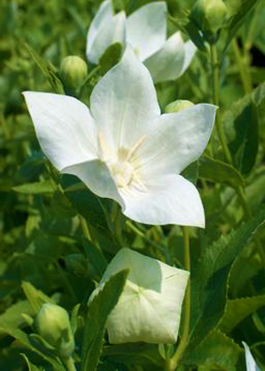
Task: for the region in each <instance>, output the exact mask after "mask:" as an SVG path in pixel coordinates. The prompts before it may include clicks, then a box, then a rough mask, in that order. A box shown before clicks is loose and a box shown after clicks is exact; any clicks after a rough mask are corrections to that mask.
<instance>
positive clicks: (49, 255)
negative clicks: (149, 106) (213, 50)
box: [0, 0, 265, 371]
mask: <svg viewBox="0 0 265 371" xmlns="http://www.w3.org/2000/svg"><path fill="white" fill-rule="evenodd" d="M148 2H150V1H149V0H147V1H146V0H144V1H142V0H115V1H114V4H115V9H116V10H120V9H125V10H126V12H127V13H131V12H133V11H134V10H135V9H137V8H138V7H139V6H141V5H143V4H145V3H148ZM194 3H195V1H194V0H179V1H177V0H168V1H167V5H168V9H169V15H168V33H169V34H172V33H173V32H175V31H176V30H178V29H181V30H182V31H184V34H183V35H184V37H188V33H190V32H191V31H190V30H191V28H189V27H187V24H188V22H189V19H188V16H189V12H190V9H191V7H192V5H193V4H194ZM225 3H226V5H227V7H228V11H229V17H230V18H229V19H228V22H227V25H226V28H225V29H224V30H223V31H222V33H221V34H220V39H219V41H218V54H219V56H220V59H221V90H220V100H221V104H220V106H221V110H220V111H221V121H222V123H223V125H224V127H225V130H226V136H227V141H228V145H229V148H230V150H231V153H232V157H233V164H232V165H231V164H230V165H229V164H226V163H225V159H224V156H223V154H222V152H221V150H220V148H219V144H218V142H217V140H215V141H213V145H214V149H215V152H216V156H215V158H214V159H213V158H212V157H211V153H210V150H209V149H208V150H207V151H206V154H205V156H203V157H202V158H201V159H200V161H199V162H198V163H196V164H193V167H192V168H189V169H186V174H185V176H186V177H187V178H189V179H190V180H191V181H193V182H197V185H198V187H199V190H200V193H201V196H202V199H203V203H204V206H205V212H206V225H207V228H206V230H205V231H204V230H196V229H191V259H192V292H193V301H192V313H193V316H192V333H191V339H190V345H189V346H188V348H187V350H186V352H185V353H184V357H183V361H182V367H183V369H184V370H188V369H198V370H200V371H207V370H220V369H222V370H227V371H232V370H244V367H245V366H244V353H243V348H242V344H241V342H242V341H246V342H247V343H248V344H249V345H250V346H251V347H252V350H253V354H254V355H255V357H256V359H257V361H258V362H259V364H260V365H261V366H263V368H264V367H265V356H264V354H265V308H264V307H265V299H264V295H265V285H264V283H265V271H264V269H265V267H264V261H262V260H261V259H260V256H259V254H258V253H257V250H256V246H257V239H256V240H255V239H253V236H254V234H255V235H256V238H257V237H258V239H259V241H260V244H261V248H263V251H264V252H265V250H264V247H263V246H264V245H265V233H264V228H262V226H263V224H264V220H265V213H264V206H262V204H264V201H265V192H264V189H265V171H264V170H265V164H264V157H265V135H264V132H265V131H264V125H265V115H264V113H265V85H264V80H265V58H264V53H265V34H264V33H265V30H264V17H265V3H264V1H257V2H256V1H249V2H248V1H246V0H233V1H230V0H229V1H228V0H227V1H225ZM250 3H251V4H250ZM250 5H251V6H250ZM98 6H99V2H98V1H93V0H86V1H85V0H76V1H74V2H70V1H67V0H38V1H35V2H34V1H31V2H30V1H28V0H12V1H10V0H1V3H0V154H1V155H0V174H1V177H0V241H1V243H0V313H1V314H0V369H1V370H26V369H29V370H43V369H45V370H60V369H61V370H63V369H64V366H63V365H62V364H61V363H60V362H59V361H58V359H56V358H54V357H53V356H52V355H50V354H47V353H45V352H44V351H43V350H40V348H39V347H38V344H36V342H35V343H34V341H33V339H32V337H30V335H29V334H30V332H31V329H30V327H29V324H28V322H27V321H26V320H25V318H26V317H25V316H24V317H23V316H22V314H25V315H27V316H34V303H35V305H38V303H39V302H46V301H49V300H52V301H54V302H56V303H59V304H60V305H62V306H63V307H65V308H66V309H67V310H69V312H71V311H73V313H75V315H73V316H72V318H73V321H75V322H76V327H77V331H76V343H77V352H76V354H75V360H76V362H77V365H78V367H79V366H80V365H81V357H82V353H81V349H82V336H83V328H84V322H86V323H89V321H93V318H92V319H91V318H89V316H88V315H87V308H86V305H85V304H86V302H87V299H88V297H89V296H90V294H91V292H92V290H93V289H94V287H95V282H98V281H99V280H100V277H101V275H102V273H103V271H104V269H105V267H106V265H107V263H108V261H109V260H110V259H111V258H112V257H113V256H114V254H115V253H116V252H117V251H118V249H119V248H120V247H121V245H122V242H121V236H120V235H119V234H117V233H116V225H115V223H114V222H113V220H114V219H115V216H116V215H117V214H119V210H118V209H117V208H116V207H115V205H112V204H111V202H110V201H108V200H102V199H99V198H98V197H96V196H95V195H93V194H92V193H91V192H90V191H89V190H88V189H86V188H85V187H84V186H83V185H82V184H81V183H80V182H79V181H78V179H77V178H75V177H73V176H68V175H67V176H66V175H64V176H62V177H61V176H60V175H59V174H58V173H57V172H56V170H55V169H53V167H52V166H51V164H49V163H48V161H47V160H46V159H45V157H44V155H43V154H42V152H41V150H40V148H39V144H38V142H37V140H36V137H35V134H34V131H33V126H32V123H31V120H30V118H29V115H28V113H27V110H26V106H25V103H24V101H23V97H22V95H21V92H22V91H25V90H34V91H36V90H37V91H56V92H58V93H63V90H64V87H63V84H62V82H61V80H60V76H59V74H58V68H59V66H60V62H61V60H62V59H63V58H64V57H65V56H67V55H79V56H81V57H82V58H83V59H84V60H85V59H86V56H85V47H86V33H87V29H88V26H89V23H90V21H91V19H92V18H93V16H94V15H95V12H96V11H97V9H98ZM252 6H253V7H252ZM242 9H243V13H244V17H243V16H242V19H241V18H240V17H239V15H240V14H241V15H242ZM237 21H238V22H239V21H240V24H237ZM192 35H193V34H192ZM235 35H236V41H235V40H232V38H233V37H234V36H235ZM190 36H191V34H190ZM197 36H198V35H195V36H194V37H195V38H196V37H197ZM27 45H28V46H27ZM238 46H239V52H240V56H239V58H238ZM116 52H117V55H115V56H114V57H115V58H114V57H113V54H111V55H110V56H109V55H108V54H106V55H105V56H104V57H103V58H102V61H103V62H104V63H103V62H102V66H101V69H99V70H93V68H94V67H93V66H91V65H88V67H89V73H91V75H90V79H89V80H88V81H87V83H86V85H85V86H84V88H83V89H82V91H81V93H80V94H81V99H82V100H83V101H84V102H85V103H88V102H89V95H90V92H91V90H92V89H93V86H94V85H95V84H96V82H97V81H98V80H99V79H100V77H101V75H102V74H103V73H105V72H106V71H107V70H108V69H109V68H110V67H111V66H112V65H113V64H114V63H116V61H117V60H118V58H119V55H118V54H119V47H118V46H117V45H116ZM108 53H109V52H108ZM108 63H109V64H108ZM246 76H247V79H248V81H247V82H246V81H244V79H245V78H246ZM211 83H212V75H211V66H210V62H209V52H208V49H207V47H206V52H203V51H198V52H197V54H196V57H195V58H194V60H193V62H192V65H191V67H190V68H189V69H188V71H187V72H186V73H185V74H184V76H183V77H181V78H180V79H178V80H177V81H176V82H170V83H163V84H162V83H161V84H158V85H157V86H156V88H157V93H158V98H159V103H160V105H161V108H162V110H163V109H164V108H165V106H166V105H167V104H168V103H170V102H171V101H173V100H176V99H188V100H191V101H193V102H194V103H198V102H210V101H211V100H212V98H211V95H212V92H211ZM247 88H248V89H247ZM249 88H250V91H249ZM238 186H244V187H245V190H246V197H247V201H248V204H249V207H250V210H251V213H252V215H253V218H252V219H251V220H250V221H245V220H244V210H243V209H242V207H241V205H240V203H239V199H238V196H237V193H236V188H237V187H238ZM108 214H110V215H111V218H106V215H108ZM119 223H120V225H121V229H122V234H123V235H122V239H123V241H125V242H123V243H125V244H126V246H131V247H132V248H134V249H136V250H138V251H141V252H142V253H144V254H148V255H149V256H153V257H156V258H158V259H161V260H165V261H166V262H167V263H169V264H175V265H177V266H179V267H182V266H183V253H182V251H183V242H182V238H181V230H180V228H179V227H178V226H171V227H170V226H166V227H163V228H161V227H150V226H143V225H139V224H137V223H132V224H130V223H128V222H126V221H125V219H124V218H123V216H122V215H120V217H119ZM242 223H245V224H242ZM88 239H89V240H88ZM193 278H194V281H193ZM116 279H117V277H116ZM22 282H28V283H30V284H31V285H30V286H27V285H29V284H28V283H27V284H26V286H25V283H24V284H23V285H22ZM114 282H115V281H114ZM193 282H194V283H193ZM110 286H111V285H110ZM121 286H122V285H121ZM29 287H30V289H29ZM27 288H28V291H27ZM38 290H40V291H38ZM109 290H110V291H109V292H107V294H106V295H108V296H106V298H109V297H111V293H112V291H111V290H113V288H110V289H109ZM29 292H30V294H29ZM32 295H33V296H32ZM26 298H27V300H25V299H26ZM100 300H103V299H102V298H100ZM115 300H116V299H115ZM36 303H37V304H36ZM78 304H81V305H80V306H78V308H77V307H76V305H78ZM97 305H98V307H97ZM74 308H77V309H75V310H74ZM98 308H100V305H99V304H98V303H95V309H94V312H95V313H97V312H99V309H98ZM106 310H108V311H109V310H111V304H110V307H109V308H108V309H106ZM74 311H75V312H74ZM98 316H99V317H98V318H97V319H95V320H97V321H99V322H100V323H101V324H102V327H101V328H100V329H97V328H96V326H95V328H93V326H92V325H91V327H92V329H91V331H92V332H91V333H90V334H89V336H90V338H89V339H88V340H87V341H91V342H93V341H94V340H93V339H96V338H97V336H98V343H97V342H95V343H94V345H93V346H94V347H95V348H93V349H96V350H95V352H96V353H95V354H96V356H97V357H96V356H95V354H93V356H94V358H93V364H95V365H96V364H97V363H98V361H99V359H98V358H99V356H100V357H101V358H100V363H99V364H98V369H99V370H136V369H137V370H161V369H162V365H163V363H164V357H165V354H166V353H167V352H169V353H170V352H171V351H172V347H171V348H170V347H165V349H164V351H161V348H159V347H158V346H156V345H149V344H124V345H119V346H117V345H115V346H110V345H109V344H108V343H107V339H106V338H105V339H103V335H104V331H103V328H104V323H105V320H106V318H105V317H106V316H107V313H104V316H105V317H104V316H103V315H102V316H101V315H100V314H98ZM87 326H88V325H86V326H85V333H89V329H88V328H87ZM99 330H100V331H101V333H100V331H99ZM97 331H99V333H97ZM102 345H103V348H101V346H102ZM83 347H84V348H87V345H85V346H83ZM84 352H87V350H84ZM20 353H24V355H23V358H22V357H20ZM90 356H91V355H90ZM95 357H96V358H95ZM88 359H89V354H87V353H86V358H85V361H83V362H84V363H87V362H88V361H87V360H88ZM91 362H92V361H91ZM80 367H81V366H80ZM82 367H85V366H82ZM136 367H137V368H136ZM83 369H85V368H83ZM87 369H89V368H87Z"/></svg>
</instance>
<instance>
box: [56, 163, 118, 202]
mask: <svg viewBox="0 0 265 371" xmlns="http://www.w3.org/2000/svg"><path fill="white" fill-rule="evenodd" d="M62 172H63V173H65V174H72V175H75V176H77V177H78V178H79V179H81V180H82V182H84V183H85V184H86V186H87V187H88V188H89V189H90V190H91V191H92V192H93V193H95V194H96V195H98V196H100V197H105V198H111V199H113V200H115V201H117V202H118V203H119V204H120V205H121V206H122V207H124V202H123V200H122V198H121V196H120V195H119V192H118V190H117V187H116V184H115V182H114V180H113V178H112V177H111V174H110V172H109V169H108V167H107V166H106V165H105V163H104V162H102V161H100V160H98V159H97V160H93V161H88V162H84V163H80V164H77V165H73V166H69V167H66V168H64V169H63V170H62Z"/></svg>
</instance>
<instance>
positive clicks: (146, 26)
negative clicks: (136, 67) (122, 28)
mask: <svg viewBox="0 0 265 371" xmlns="http://www.w3.org/2000/svg"><path fill="white" fill-rule="evenodd" d="M166 12H167V7H166V3H164V2H153V3H151V4H147V5H144V6H142V7H141V8H140V9H138V10H136V11H135V12H134V13H133V14H132V15H130V16H129V17H128V19H127V21H126V33H127V42H128V43H129V44H131V45H132V46H133V48H134V50H135V52H136V53H137V54H138V56H139V58H140V60H141V61H143V60H144V59H146V58H148V57H149V56H150V55H151V54H153V53H155V52H156V51H157V50H159V49H160V48H161V47H162V45H163V44H164V42H165V41H166Z"/></svg>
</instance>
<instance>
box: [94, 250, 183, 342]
mask: <svg viewBox="0 0 265 371" xmlns="http://www.w3.org/2000/svg"><path fill="white" fill-rule="evenodd" d="M123 269H129V270H130V273H129V276H128V278H127V281H126V284H125V286H124V289H123V292H122V294H121V296H120V299H119V301H118V304H117V305H116V306H115V308H114V309H113V310H112V312H111V313H110V315H109V317H108V320H107V326H106V327H107V331H108V335H109V341H110V343H112V344H121V343H128V342H129V343H133V342H141V341H144V342H146V343H154V344H160V343H161V344H162V343H164V344H174V343H175V342H176V341H177V338H178V330H179V323H180V316H181V307H182V302H183V298H184V294H185V289H186V286H187V282H188V279H189V272H187V271H185V270H182V269H177V268H174V267H171V266H169V265H167V264H165V263H162V262H161V261H159V260H156V259H153V258H150V257H147V256H144V255H142V254H139V253H138V252H135V251H133V250H130V249H128V248H123V249H121V250H120V251H119V252H118V254H117V255H116V256H115V257H114V259H113V260H112V261H111V263H110V264H109V265H108V267H107V269H106V271H105V273H104V275H103V277H102V279H101V281H100V285H99V287H98V288H97V289H96V290H95V291H94V292H93V294H92V296H91V298H90V300H89V301H91V300H92V299H93V297H94V296H95V295H96V294H97V291H98V290H100V289H101V287H102V285H104V283H105V282H106V281H107V280H108V279H109V278H110V277H111V276H112V275H113V274H115V273H117V272H119V271H121V270H123Z"/></svg>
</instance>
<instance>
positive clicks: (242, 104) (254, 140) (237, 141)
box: [222, 96, 259, 175]
mask: <svg viewBox="0 0 265 371" xmlns="http://www.w3.org/2000/svg"><path fill="white" fill-rule="evenodd" d="M222 121H223V122H224V123H225V126H226V127H227V128H228V136H229V143H228V145H229V149H230V151H231V154H232V158H233V162H234V165H235V166H236V167H237V169H238V170H240V172H241V173H242V174H244V175H247V174H248V173H249V172H250V171H251V170H252V168H253V166H254V165H255V162H256V157H257V153H258V144H259V141H258V140H259V133H258V115H257V107H256V105H255V103H254V102H253V101H252V98H251V96H246V97H245V98H244V99H243V100H240V101H238V102H237V103H235V104H234V105H233V106H232V108H231V110H229V112H227V113H226V114H225V115H224V117H223V119H222Z"/></svg>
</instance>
